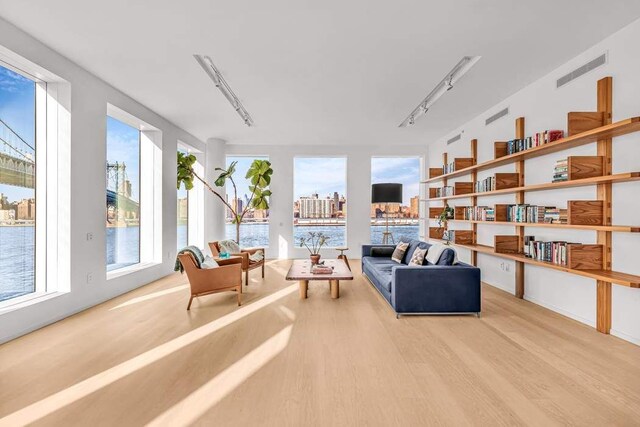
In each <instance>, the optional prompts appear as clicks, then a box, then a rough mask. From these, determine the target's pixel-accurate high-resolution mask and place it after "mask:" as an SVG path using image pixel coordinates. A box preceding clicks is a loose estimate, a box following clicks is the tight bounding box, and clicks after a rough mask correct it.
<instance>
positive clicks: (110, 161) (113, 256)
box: [106, 116, 140, 271]
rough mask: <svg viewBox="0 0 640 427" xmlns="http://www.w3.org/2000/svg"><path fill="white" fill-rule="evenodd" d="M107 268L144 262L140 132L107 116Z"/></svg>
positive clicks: (109, 269) (111, 268)
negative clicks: (142, 249) (141, 226)
mask: <svg viewBox="0 0 640 427" xmlns="http://www.w3.org/2000/svg"><path fill="white" fill-rule="evenodd" d="M106 172H107V224H106V226H107V271H112V270H116V269H119V268H122V267H126V266H129V265H132V264H137V263H139V262H140V131H139V130H138V129H136V128H134V127H133V126H130V125H128V124H126V123H123V122H121V121H119V120H117V119H114V118H113V117H110V116H107V171H106Z"/></svg>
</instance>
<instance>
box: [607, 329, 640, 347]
mask: <svg viewBox="0 0 640 427" xmlns="http://www.w3.org/2000/svg"><path fill="white" fill-rule="evenodd" d="M609 333H610V334H611V335H613V336H614V337H618V338H620V339H623V340H625V341H629V342H630V343H633V344H635V345H638V346H640V338H638V337H634V336H633V335H629V334H626V333H624V332H622V331H618V330H617V329H611V331H610V332H609Z"/></svg>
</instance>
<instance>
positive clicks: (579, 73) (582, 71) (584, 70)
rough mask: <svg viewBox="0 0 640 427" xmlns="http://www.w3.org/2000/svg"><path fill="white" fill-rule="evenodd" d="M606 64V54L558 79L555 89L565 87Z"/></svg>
mask: <svg viewBox="0 0 640 427" xmlns="http://www.w3.org/2000/svg"><path fill="white" fill-rule="evenodd" d="M606 63H607V54H606V53H603V54H602V55H600V56H598V57H597V58H596V59H594V60H592V61H589V62H587V63H586V64H584V65H583V66H582V67H578V68H576V69H575V70H573V71H572V72H570V73H569V74H567V75H564V76H562V77H560V78H559V79H558V81H556V89H557V88H559V87H561V86H564V85H566V84H567V83H569V82H570V81H571V80H575V79H577V78H578V77H580V76H582V75H583V74H586V73H588V72H589V71H591V70H593V69H595V68H598V67H599V66H601V65H604V64H606Z"/></svg>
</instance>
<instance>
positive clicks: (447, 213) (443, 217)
mask: <svg viewBox="0 0 640 427" xmlns="http://www.w3.org/2000/svg"><path fill="white" fill-rule="evenodd" d="M450 219H453V208H452V207H451V206H445V207H444V209H443V210H442V212H441V213H440V216H438V226H439V227H441V228H442V229H443V230H444V231H443V233H442V239H443V240H445V241H446V244H447V245H448V244H449V240H451V239H449V237H450V236H449V232H448V231H447V227H448V225H449V220H450Z"/></svg>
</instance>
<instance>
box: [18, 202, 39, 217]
mask: <svg viewBox="0 0 640 427" xmlns="http://www.w3.org/2000/svg"><path fill="white" fill-rule="evenodd" d="M18 219H19V220H34V219H36V199H22V200H20V201H19V202H18Z"/></svg>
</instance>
